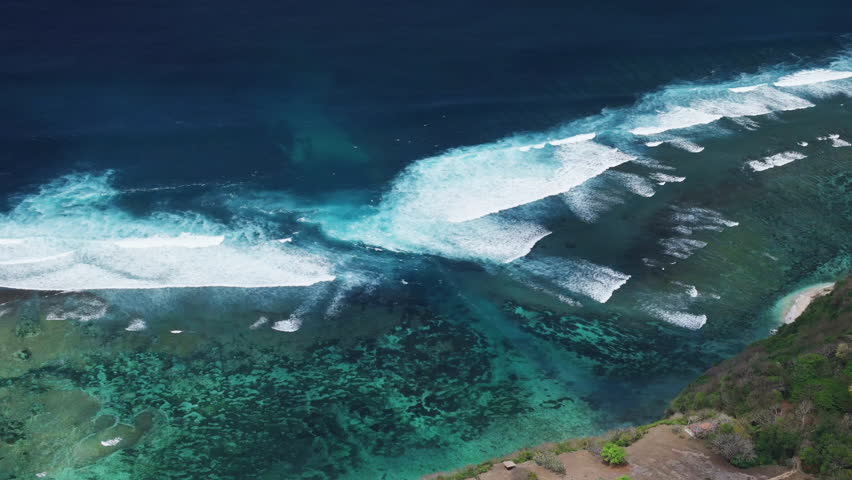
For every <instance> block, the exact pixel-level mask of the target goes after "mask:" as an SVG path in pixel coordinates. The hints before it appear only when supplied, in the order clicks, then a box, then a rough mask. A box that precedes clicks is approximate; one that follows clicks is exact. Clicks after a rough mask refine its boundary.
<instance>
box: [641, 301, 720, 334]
mask: <svg viewBox="0 0 852 480" xmlns="http://www.w3.org/2000/svg"><path fill="white" fill-rule="evenodd" d="M647 311H648V313H650V314H651V315H654V316H655V317H657V318H659V319H660V320H664V321H666V322H669V323H672V324H675V325H678V326H680V327H683V328H688V329H690V330H698V329H699V328H701V327H703V326H704V324H705V323H707V315H704V314H701V315H695V314H692V313H688V312H679V311H674V310H668V309H665V308H660V307H649V308H648V309H647Z"/></svg>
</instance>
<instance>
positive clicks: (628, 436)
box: [609, 428, 644, 447]
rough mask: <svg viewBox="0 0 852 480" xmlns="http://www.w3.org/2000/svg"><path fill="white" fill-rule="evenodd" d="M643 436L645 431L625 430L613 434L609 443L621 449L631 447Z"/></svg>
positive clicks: (636, 429)
mask: <svg viewBox="0 0 852 480" xmlns="http://www.w3.org/2000/svg"><path fill="white" fill-rule="evenodd" d="M642 435H644V431H642V430H640V429H638V428H625V429H621V430H616V431H615V432H613V434H612V436H611V437H610V439H609V441H610V442H612V443H614V444H616V445H618V446H619V447H629V446H630V445H632V444H633V443H634V442H636V440H639V439H640V438H642Z"/></svg>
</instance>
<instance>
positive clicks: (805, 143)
mask: <svg viewBox="0 0 852 480" xmlns="http://www.w3.org/2000/svg"><path fill="white" fill-rule="evenodd" d="M796 145H798V146H800V147H807V146H808V142H805V141H801V142H796Z"/></svg>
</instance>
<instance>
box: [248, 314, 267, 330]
mask: <svg viewBox="0 0 852 480" xmlns="http://www.w3.org/2000/svg"><path fill="white" fill-rule="evenodd" d="M267 323H269V319H268V318H266V317H260V318H258V319H257V320H256V321H255V322H254V323H252V324H251V325H249V330H257V329H258V328H260V327H262V326H264V325H266V324H267Z"/></svg>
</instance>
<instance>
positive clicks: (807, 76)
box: [775, 68, 852, 87]
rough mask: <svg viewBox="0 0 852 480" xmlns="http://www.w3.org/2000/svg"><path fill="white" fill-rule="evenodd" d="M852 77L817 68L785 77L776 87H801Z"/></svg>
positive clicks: (847, 73)
mask: <svg viewBox="0 0 852 480" xmlns="http://www.w3.org/2000/svg"><path fill="white" fill-rule="evenodd" d="M850 77H852V72H847V71H837V70H829V69H825V68H816V69H813V70H802V71H799V72H796V73H793V74H790V75H785V76H783V77H781V78H779V79H778V81H776V82H775V86H776V87H799V86H803V85H813V84H815V83H822V82H831V81H834V80H842V79H844V78H850Z"/></svg>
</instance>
